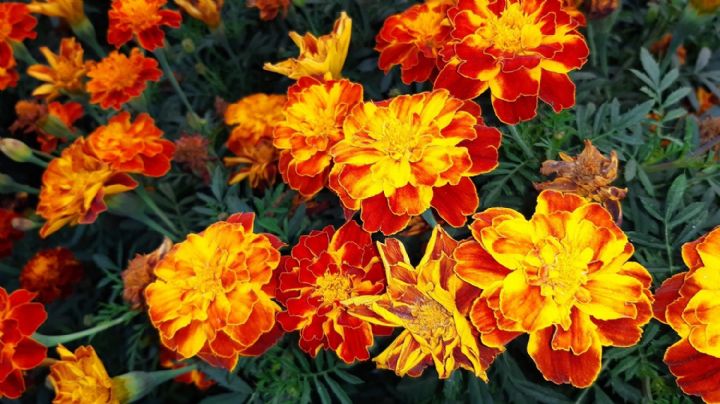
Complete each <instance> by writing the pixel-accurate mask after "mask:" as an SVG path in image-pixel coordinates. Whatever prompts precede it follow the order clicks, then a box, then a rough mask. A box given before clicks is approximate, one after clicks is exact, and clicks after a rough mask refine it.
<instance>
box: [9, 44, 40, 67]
mask: <svg viewBox="0 0 720 404" xmlns="http://www.w3.org/2000/svg"><path fill="white" fill-rule="evenodd" d="M10 45H11V46H12V48H13V54H14V55H15V57H16V58H18V59H20V60H22V61H23V62H25V63H27V64H29V65H36V64H39V63H38V61H37V59H35V58H34V57H33V55H31V54H30V51H28V48H27V47H25V44H24V43H22V42H20V41H14V40H10Z"/></svg>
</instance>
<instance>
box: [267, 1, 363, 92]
mask: <svg viewBox="0 0 720 404" xmlns="http://www.w3.org/2000/svg"><path fill="white" fill-rule="evenodd" d="M351 35H352V20H351V19H350V17H348V16H347V14H346V13H345V12H342V13H340V18H338V19H337V20H336V21H335V25H334V26H333V30H332V32H331V33H329V34H327V35H322V36H320V37H316V36H315V35H313V34H311V33H306V34H305V35H303V36H300V34H298V33H297V32H295V31H292V32H290V39H292V41H293V42H295V45H297V47H298V48H299V49H300V54H299V55H298V57H297V58H292V59H288V60H285V61H282V62H279V63H276V64H270V63H265V65H264V66H263V68H264V69H265V70H268V71H271V72H275V73H279V74H282V75H284V76H288V77H290V78H291V79H294V80H297V79H299V78H300V77H305V76H310V77H315V78H319V79H326V80H329V79H335V80H337V79H340V78H342V68H343V65H344V64H345V58H346V57H347V52H348V48H349V47H350V36H351Z"/></svg>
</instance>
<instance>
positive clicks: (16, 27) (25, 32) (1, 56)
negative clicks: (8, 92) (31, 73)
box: [0, 2, 37, 90]
mask: <svg viewBox="0 0 720 404" xmlns="http://www.w3.org/2000/svg"><path fill="white" fill-rule="evenodd" d="M35 25H37V20H36V19H35V17H33V16H32V15H30V11H29V10H28V7H27V5H25V4H23V3H16V2H8V3H0V90H5V89H6V88H8V87H14V86H15V85H16V84H17V81H18V80H19V78H20V75H19V74H18V72H17V70H16V66H17V62H16V61H15V56H14V55H13V47H12V43H11V42H12V41H17V42H22V41H24V40H25V39H34V38H35V37H36V36H37V33H36V32H35V31H33V30H34V29H35Z"/></svg>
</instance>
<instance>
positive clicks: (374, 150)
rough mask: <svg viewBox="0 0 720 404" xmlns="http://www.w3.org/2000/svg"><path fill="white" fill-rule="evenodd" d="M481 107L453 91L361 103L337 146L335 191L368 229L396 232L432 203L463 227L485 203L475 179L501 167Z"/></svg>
mask: <svg viewBox="0 0 720 404" xmlns="http://www.w3.org/2000/svg"><path fill="white" fill-rule="evenodd" d="M469 111H471V112H469ZM479 112H480V107H479V106H478V105H477V104H474V103H472V102H469V101H467V102H465V101H461V100H459V99H457V98H454V97H452V96H451V95H450V94H449V93H448V91H447V90H436V91H433V92H425V93H420V94H414V95H402V96H399V97H395V98H393V99H391V100H389V101H387V102H383V103H381V104H376V103H373V102H366V103H364V104H360V105H357V106H356V107H355V108H353V110H352V111H351V112H350V115H349V116H348V117H347V119H346V120H345V124H344V126H343V131H344V134H345V138H344V139H343V140H341V141H340V142H338V143H337V144H336V145H335V146H334V147H333V149H332V151H331V154H332V156H333V161H334V166H333V167H332V170H331V171H330V176H329V187H330V189H332V190H333V191H335V193H337V194H338V196H339V197H340V200H341V201H342V203H343V205H344V206H345V207H346V208H347V209H352V210H358V209H359V210H361V218H362V220H363V228H364V229H365V230H367V231H370V232H376V231H382V232H383V233H384V234H386V235H387V234H393V233H397V232H398V231H400V230H402V229H403V228H405V226H407V224H408V222H409V221H410V218H412V217H413V216H418V215H420V214H422V213H423V212H425V211H426V210H427V209H429V208H430V207H433V208H435V210H436V211H437V212H438V213H439V214H440V216H441V217H442V218H443V219H444V220H445V221H447V222H448V223H449V224H450V225H452V226H455V227H459V226H462V225H464V224H465V216H466V215H469V214H471V213H473V212H475V210H476V209H477V207H478V203H479V201H478V196H477V191H476V189H475V185H474V184H473V182H472V180H471V179H470V177H473V176H475V175H478V174H481V173H486V172H489V171H491V170H493V169H494V168H495V167H496V166H497V158H498V154H497V153H498V151H497V149H498V147H499V146H500V137H501V134H500V131H498V130H497V129H495V128H489V127H486V126H484V125H483V122H482V120H481V119H479V118H476V116H479Z"/></svg>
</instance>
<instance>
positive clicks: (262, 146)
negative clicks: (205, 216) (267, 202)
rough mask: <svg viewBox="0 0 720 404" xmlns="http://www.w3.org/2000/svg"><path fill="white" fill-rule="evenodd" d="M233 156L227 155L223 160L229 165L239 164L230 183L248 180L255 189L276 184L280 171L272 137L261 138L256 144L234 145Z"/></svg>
mask: <svg viewBox="0 0 720 404" xmlns="http://www.w3.org/2000/svg"><path fill="white" fill-rule="evenodd" d="M231 151H232V152H233V153H235V156H233V157H225V158H224V159H223V161H224V162H225V165H226V166H228V167H235V166H239V168H238V170H237V171H235V173H234V174H232V176H231V177H230V179H229V180H228V183H229V184H237V183H238V182H241V181H244V180H248V182H249V183H250V187H251V188H253V189H259V188H264V187H265V186H272V185H273V184H275V179H276V177H277V171H278V150H277V149H276V148H275V146H273V144H272V141H271V140H270V139H266V138H263V139H260V140H258V141H257V143H255V144H250V143H248V144H245V145H242V146H234V147H233V148H232V149H231Z"/></svg>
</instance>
